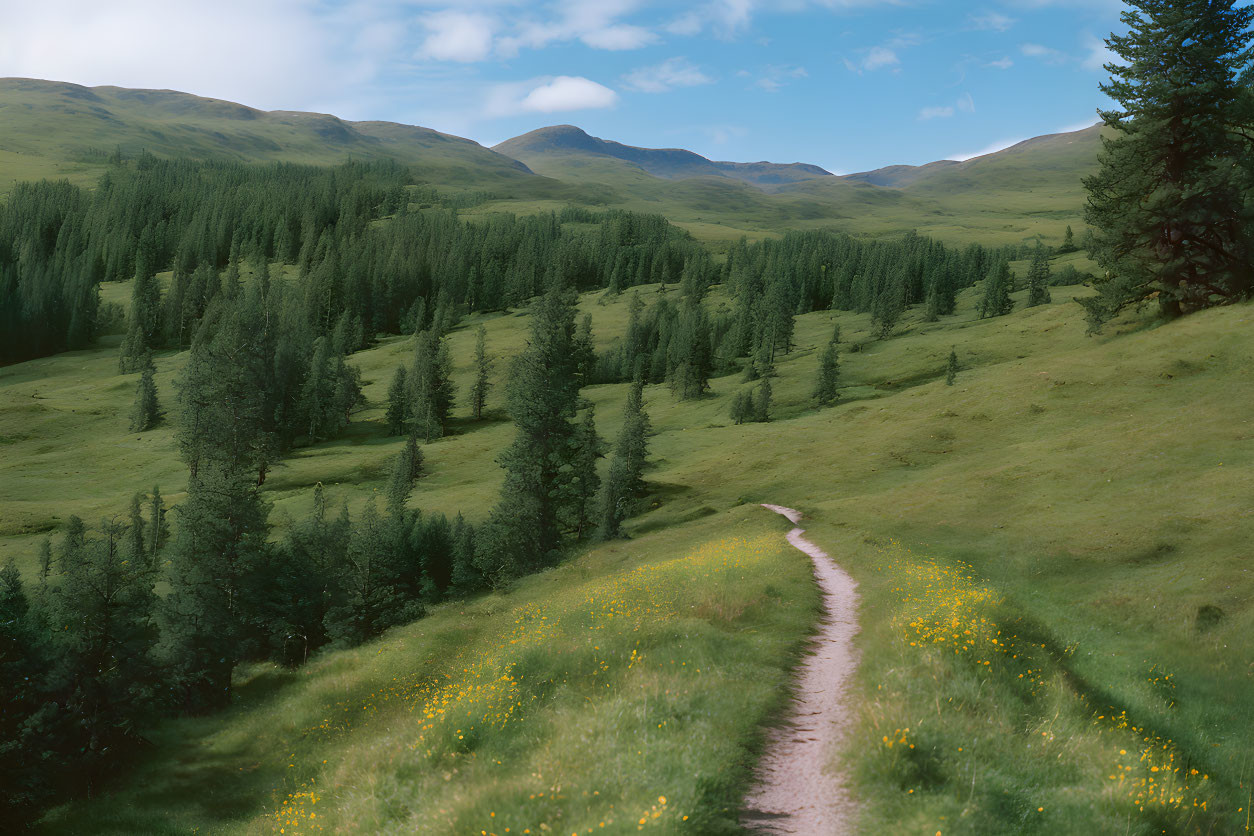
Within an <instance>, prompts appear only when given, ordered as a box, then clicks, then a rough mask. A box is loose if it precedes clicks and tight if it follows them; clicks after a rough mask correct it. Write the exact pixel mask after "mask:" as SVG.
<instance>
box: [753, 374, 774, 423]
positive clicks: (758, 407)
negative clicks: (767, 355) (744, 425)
mask: <svg viewBox="0 0 1254 836" xmlns="http://www.w3.org/2000/svg"><path fill="white" fill-rule="evenodd" d="M773 374H774V371H773V370H768V371H767V373H766V374H764V375H762V382H761V383H759V384H758V394H757V395H756V396H755V397H754V399H753V420H755V421H757V422H758V423H760V424H765V423H766V422H768V421H770V420H771V376H772V375H773Z"/></svg>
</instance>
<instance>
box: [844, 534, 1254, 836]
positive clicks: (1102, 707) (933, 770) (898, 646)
mask: <svg viewBox="0 0 1254 836" xmlns="http://www.w3.org/2000/svg"><path fill="white" fill-rule="evenodd" d="M867 539H868V540H870V541H871V542H869V543H867V546H868V547H869V549H868V550H869V551H873V554H874V556H873V557H872V558H871V559H870V565H869V566H868V567H867V568H868V569H869V574H871V575H872V576H873V577H872V580H871V581H870V582H869V583H866V582H864V584H863V594H864V595H865V596H866V601H867V604H866V605H867V606H868V607H878V608H882V609H883V612H884V614H885V615H886V616H887V617H886V618H884V619H883V620H879V621H876V622H873V623H872V624H871V625H869V627H868V634H867V635H865V636H864V638H863V644H864V648H866V649H864V654H865V655H864V665H865V667H864V669H863V671H862V677H861V681H862V688H863V691H862V693H861V694H860V695H859V698H858V705H859V709H860V716H859V717H858V719H857V726H856V729H855V732H854V733H853V735H852V736H851V739H850V741H849V751H850V752H851V753H853V754H856V755H858V757H857V759H856V761H855V763H856V770H857V775H856V782H857V787H858V793H859V795H860V796H861V797H863V798H864V799H866V800H867V801H868V802H869V803H868V804H867V806H866V807H865V808H864V809H865V811H866V812H865V816H864V821H863V822H862V827H863V829H864V830H866V832H888V831H887V830H880V829H879V828H880V827H888V825H889V823H891V824H892V827H893V828H899V830H897V831H896V832H919V833H942V834H945V833H973V832H974V833H993V832H1015V833H1115V832H1118V833H1145V834H1149V833H1231V832H1243V828H1245V827H1247V826H1248V825H1247V813H1248V800H1247V798H1246V792H1247V789H1243V788H1242V786H1241V784H1242V783H1243V782H1246V788H1248V776H1245V775H1243V774H1241V772H1240V770H1241V764H1242V763H1243V761H1242V760H1241V759H1238V760H1236V761H1234V760H1232V759H1231V758H1229V757H1221V756H1220V754H1221V753H1218V752H1216V751H1215V748H1218V746H1217V745H1216V746H1215V748H1212V747H1202V746H1199V745H1197V738H1196V736H1193V735H1190V738H1191V739H1190V740H1189V741H1188V742H1187V743H1186V742H1183V741H1177V740H1175V739H1173V738H1172V736H1171V735H1172V732H1171V731H1170V730H1169V729H1170V728H1171V727H1174V726H1176V725H1177V724H1178V723H1179V719H1180V718H1178V717H1175V716H1173V712H1174V710H1175V707H1176V706H1175V702H1174V699H1173V692H1174V689H1175V686H1174V683H1173V679H1174V676H1173V675H1172V674H1168V673H1164V672H1163V671H1162V670H1161V668H1160V666H1158V665H1154V664H1149V665H1147V666H1146V669H1145V672H1144V677H1143V682H1139V683H1134V684H1133V685H1132V686H1131V687H1121V686H1123V685H1124V683H1122V682H1121V681H1120V679H1119V678H1118V677H1109V678H1107V679H1105V680H1104V681H1102V682H1101V684H1100V685H1095V684H1093V683H1091V682H1090V681H1088V680H1087V679H1086V678H1085V677H1084V675H1083V672H1082V671H1080V670H1078V669H1077V667H1076V665H1074V664H1073V656H1074V654H1075V651H1076V645H1074V644H1070V645H1067V644H1061V643H1059V641H1058V640H1057V639H1056V638H1055V637H1054V635H1053V634H1052V633H1051V631H1049V630H1045V629H1042V628H1040V627H1038V626H1035V625H1033V624H1032V623H1030V622H1029V621H1028V620H1027V619H1026V618H1024V617H1023V616H1022V614H1021V612H1020V611H1019V610H1018V609H1017V608H1016V606H1015V604H1014V603H1013V602H1012V601H1010V600H1008V599H1007V597H1006V596H1005V595H1003V594H1002V593H1001V592H999V590H998V589H997V588H996V587H995V585H993V584H992V583H990V582H989V581H988V580H987V579H985V578H983V577H981V576H980V573H979V572H978V571H977V570H976V569H975V568H974V567H973V566H972V565H970V564H969V563H966V562H964V561H962V560H959V559H951V558H943V557H938V556H936V555H935V554H931V553H929V552H928V551H927V550H925V549H924V550H918V549H915V548H913V547H910V546H907V545H904V544H902V543H899V542H896V541H893V540H880V539H875V538H867ZM1147 698H1148V699H1147ZM1208 749H1209V751H1208ZM1212 773H1214V774H1212Z"/></svg>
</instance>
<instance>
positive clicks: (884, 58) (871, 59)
mask: <svg viewBox="0 0 1254 836" xmlns="http://www.w3.org/2000/svg"><path fill="white" fill-rule="evenodd" d="M900 63H901V59H900V58H898V57H897V53H896V51H894V50H892V49H889V48H888V47H886V46H873V47H871V48H870V49H868V50H866V52H864V53H863V54H862V56H861V57H860V58H859V59H858V60H857V61H850V60H849V59H848V58H846V59H845V66H846V67H848V68H849V69H850V70H852V71H853V72H855V73H857V74H859V75H861V74H862V73H869V72H874V71H875V70H879V69H883V68H884V67H895V66H897V65H898V64H900Z"/></svg>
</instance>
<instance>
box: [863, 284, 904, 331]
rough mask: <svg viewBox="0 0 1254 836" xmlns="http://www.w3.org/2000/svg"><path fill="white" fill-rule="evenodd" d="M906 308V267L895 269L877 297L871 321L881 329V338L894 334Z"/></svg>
mask: <svg viewBox="0 0 1254 836" xmlns="http://www.w3.org/2000/svg"><path fill="white" fill-rule="evenodd" d="M905 310H906V274H905V270H904V268H898V269H897V270H894V271H893V273H892V275H891V276H890V277H889V279H888V281H886V282H885V283H884V288H883V289H882V290H881V291H880V293H879V295H878V296H876V297H875V304H874V306H873V307H872V309H871V321H872V322H873V323H875V325H876V326H877V327H878V329H879V337H880V339H881V340H883V339H887V338H888V337H890V336H892V333H893V329H894V328H896V327H897V322H898V320H900V319H901V315H902V314H903V313H904V312H905Z"/></svg>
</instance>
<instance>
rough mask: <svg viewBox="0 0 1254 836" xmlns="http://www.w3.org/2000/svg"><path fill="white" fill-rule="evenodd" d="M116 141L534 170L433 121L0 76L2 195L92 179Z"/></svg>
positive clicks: (482, 172) (493, 173)
mask: <svg viewBox="0 0 1254 836" xmlns="http://www.w3.org/2000/svg"><path fill="white" fill-rule="evenodd" d="M115 148H121V149H122V150H123V151H124V152H125V153H127V154H131V155H133V154H137V153H139V152H140V151H141V150H144V149H147V150H148V151H150V152H151V153H153V154H157V155H159V156H181V157H198V158H214V159H229V160H237V161H241V162H269V161H273V160H282V161H285V162H293V163H307V164H314V165H330V164H334V163H339V162H343V161H344V160H347V159H349V158H356V159H361V158H368V159H370V158H382V157H391V158H394V159H397V160H400V161H401V162H404V163H409V164H412V165H414V166H415V170H416V173H417V176H418V177H419V179H420V180H423V181H425V182H432V183H439V184H456V185H485V186H492V187H498V188H499V187H509V186H510V185H512V184H517V183H526V182H527V181H530V180H535V179H537V178H534V177H531V176H530V175H528V174H527V173H526V172H525V171H524V170H522V169H520V168H519V166H518V165H517V164H516V163H514V161H512V160H510V159H508V158H506V157H503V156H501V155H500V154H497V153H495V152H493V151H490V150H488V149H486V148H484V147H482V146H480V145H478V144H477V143H475V142H471V141H470V140H466V139H462V138H460V137H454V136H449V135H447V134H442V133H439V132H437V131H433V130H429V129H427V128H419V127H413V126H409V125H398V124H394V123H388V122H345V121H343V120H340V119H337V118H336V117H334V116H329V115H326V114H320V113H297V112H286V111H275V112H265V111H260V110H254V109H252V108H249V107H245V106H243V105H239V104H235V103H233V102H225V101H220V100H217V99H206V98H202V97H200V96H193V95H189V94H187V93H178V92H175V91H170V90H131V89H126V88H119V87H93V88H88V87H82V86H80V85H77V84H65V83H60V82H50V81H38V80H32V79H12V78H10V79H0V195H3V194H4V193H5V192H7V191H8V190H9V188H10V187H11V186H12V184H13V183H14V182H15V181H19V180H29V179H36V178H39V177H54V176H55V177H65V178H68V179H70V180H72V181H74V182H77V183H80V184H82V185H91V184H93V183H94V182H95V181H96V179H97V178H98V177H99V176H100V173H101V171H103V169H104V166H105V159H106V156H107V155H108V154H109V153H111V152H112V151H113V150H114V149H115Z"/></svg>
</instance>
